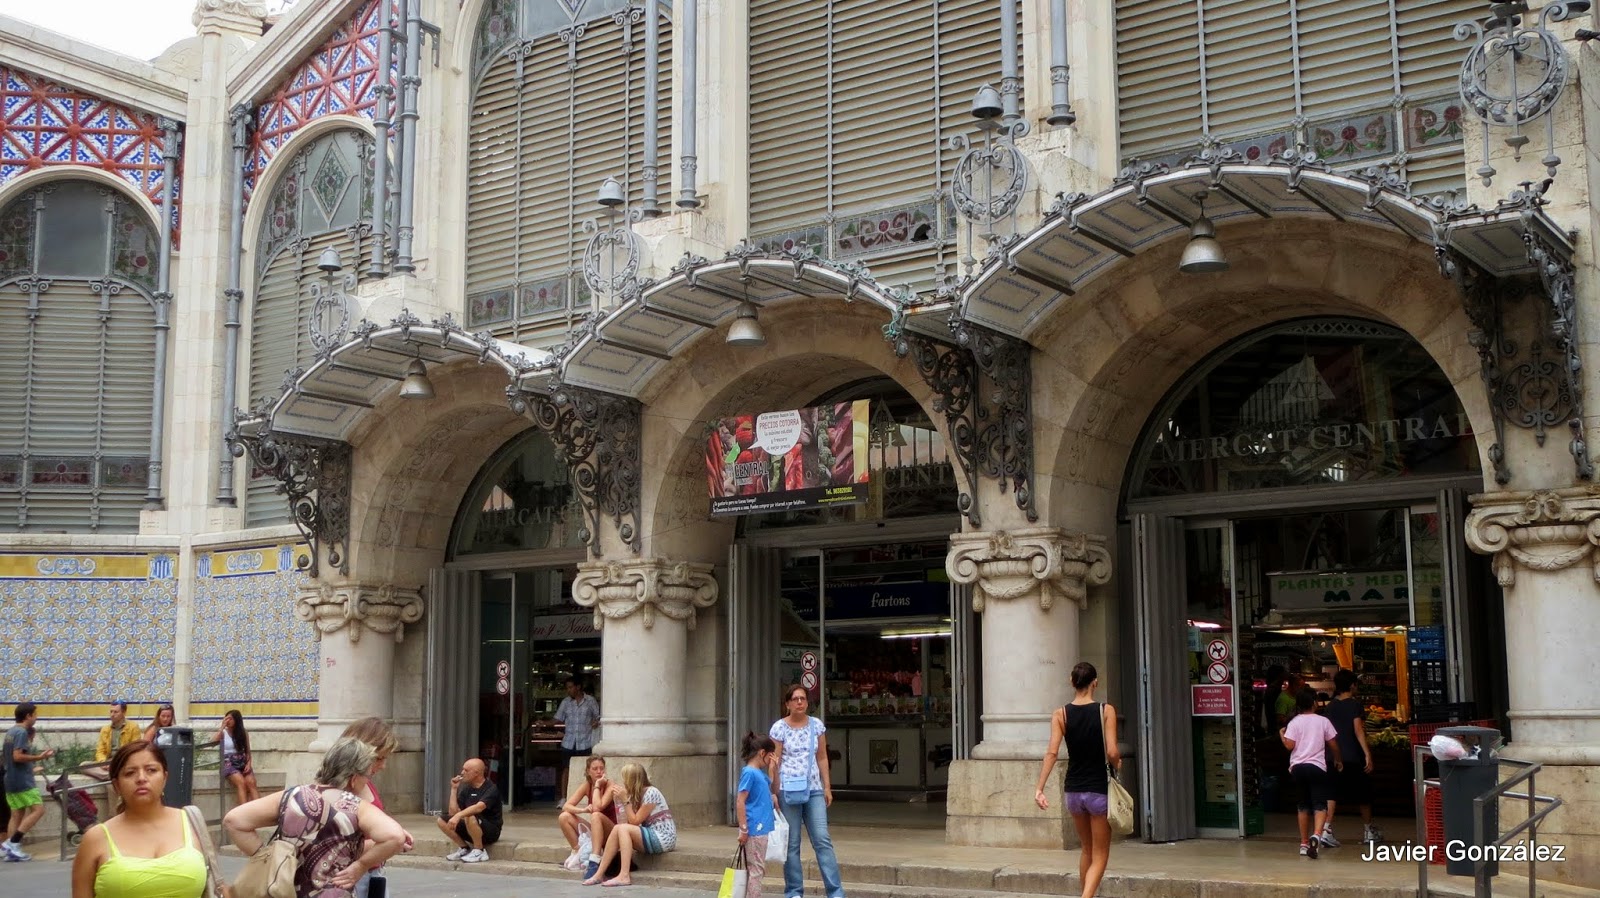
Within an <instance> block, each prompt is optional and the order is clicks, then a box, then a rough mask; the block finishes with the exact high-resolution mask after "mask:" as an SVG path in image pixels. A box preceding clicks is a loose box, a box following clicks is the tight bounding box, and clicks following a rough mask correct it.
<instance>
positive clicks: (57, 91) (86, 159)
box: [0, 66, 180, 242]
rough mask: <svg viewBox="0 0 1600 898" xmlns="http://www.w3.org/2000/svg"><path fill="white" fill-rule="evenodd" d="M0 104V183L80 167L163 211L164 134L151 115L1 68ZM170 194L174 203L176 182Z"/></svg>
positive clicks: (176, 205)
mask: <svg viewBox="0 0 1600 898" xmlns="http://www.w3.org/2000/svg"><path fill="white" fill-rule="evenodd" d="M0 104H3V105H4V109H5V115H4V117H3V118H0V184H3V183H5V182H7V181H9V180H11V179H12V178H15V177H16V176H18V175H20V174H23V173H24V172H30V171H34V170H35V169H40V168H44V167H46V166H53V165H82V166H86V167H89V168H98V169H101V170H102V171H108V172H111V173H112V174H114V175H117V176H118V177H120V178H123V179H124V180H126V181H127V182H128V183H130V184H132V185H133V187H134V189H136V190H138V191H139V192H140V193H142V194H144V195H145V196H147V197H149V198H150V202H152V203H154V204H156V206H158V207H159V206H160V205H161V192H162V183H161V182H162V172H163V162H162V159H161V151H162V149H163V146H164V144H165V142H166V133H165V132H164V131H163V130H162V129H161V126H160V124H158V122H157V120H156V117H155V116H154V115H151V114H150V113H147V112H136V111H135V110H133V109H129V108H128V107H126V106H122V105H119V104H117V103H113V102H111V101H109V100H103V99H100V98H99V97H94V96H90V95H89V94H86V93H83V92H81V91H76V90H72V89H70V88H67V87H63V86H61V85H59V84H56V83H55V82H53V81H49V80H47V79H45V78H41V77H39V76H38V75H34V74H31V73H29V72H24V71H21V70H19V69H13V68H9V67H6V66H0ZM173 190H174V196H175V197H176V190H177V185H176V184H175V185H174V187H173ZM179 206H180V204H178V203H176V202H175V203H174V204H173V216H174V219H173V227H174V229H176V227H177V217H176V216H177V214H178V208H179ZM173 240H174V242H176V240H177V236H176V233H174V236H173Z"/></svg>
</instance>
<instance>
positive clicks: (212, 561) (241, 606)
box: [190, 543, 317, 704]
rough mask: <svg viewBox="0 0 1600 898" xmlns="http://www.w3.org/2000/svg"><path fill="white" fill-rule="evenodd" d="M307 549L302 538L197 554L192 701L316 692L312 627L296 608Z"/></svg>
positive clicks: (289, 697) (292, 697)
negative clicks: (291, 542)
mask: <svg viewBox="0 0 1600 898" xmlns="http://www.w3.org/2000/svg"><path fill="white" fill-rule="evenodd" d="M307 553H308V550H307V548H306V546H305V545H304V544H303V543H302V544H299V545H271V546H259V547H252V548H247V549H236V550H231V551H226V552H204V553H201V554H200V555H199V556H198V557H197V559H196V565H197V567H198V571H197V572H196V573H197V577H196V579H195V590H194V634H193V636H192V649H191V651H192V656H193V658H194V666H193V673H192V681H191V685H190V694H191V695H192V696H193V701H195V702H216V703H220V704H229V703H249V702H314V701H315V700H316V698H317V635H316V631H315V630H314V629H313V628H312V626H311V625H310V624H308V623H306V622H305V621H302V620H300V619H299V618H297V617H295V614H294V601H295V593H296V591H297V590H298V589H299V586H300V583H301V581H302V580H303V579H304V578H305V574H303V573H302V572H301V571H302V568H301V564H302V560H303V559H304V558H305V556H307Z"/></svg>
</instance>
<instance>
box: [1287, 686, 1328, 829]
mask: <svg viewBox="0 0 1600 898" xmlns="http://www.w3.org/2000/svg"><path fill="white" fill-rule="evenodd" d="M1294 704H1295V712H1296V713H1295V715H1294V717H1293V718H1292V719H1290V721H1289V725H1288V726H1286V727H1284V728H1283V729H1282V730H1280V731H1279V735H1280V736H1281V737H1282V739H1283V747H1284V748H1287V749H1289V773H1290V774H1292V775H1293V776H1294V782H1295V785H1296V786H1298V787H1299V791H1300V807H1299V810H1300V855H1301V856H1302V857H1309V858H1311V859H1313V860H1315V859H1316V857H1317V840H1316V839H1314V838H1311V836H1312V834H1313V833H1320V832H1322V824H1323V821H1324V819H1325V818H1326V817H1327V814H1328V797H1329V795H1330V793H1331V791H1332V790H1331V782H1332V781H1331V780H1330V779H1329V777H1328V768H1327V762H1326V761H1324V760H1323V755H1322V749H1323V746H1324V745H1326V746H1327V748H1328V752H1329V754H1330V756H1331V757H1332V758H1333V766H1334V767H1335V768H1337V769H1339V770H1343V769H1344V760H1343V759H1342V758H1340V757H1339V742H1338V735H1339V734H1338V733H1337V732H1336V731H1335V730H1334V728H1333V722H1332V721H1330V720H1329V719H1328V718H1326V717H1323V716H1322V715H1321V714H1318V713H1316V710H1315V709H1316V707H1317V694H1316V693H1315V692H1313V691H1312V690H1311V687H1309V686H1306V687H1302V688H1301V690H1300V692H1299V694H1298V695H1296V696H1295V697H1294ZM1313 812H1315V814H1316V819H1315V821H1314V823H1313V820H1312V813H1313Z"/></svg>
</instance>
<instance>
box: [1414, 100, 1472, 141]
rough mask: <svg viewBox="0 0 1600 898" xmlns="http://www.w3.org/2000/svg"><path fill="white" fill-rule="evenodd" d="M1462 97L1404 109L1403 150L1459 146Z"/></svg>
mask: <svg viewBox="0 0 1600 898" xmlns="http://www.w3.org/2000/svg"><path fill="white" fill-rule="evenodd" d="M1461 107H1462V104H1461V97H1460V96H1454V97H1444V98H1441V99H1438V100H1425V101H1423V102H1422V103H1419V104H1417V105H1415V106H1408V107H1406V148H1407V149H1411V150H1420V149H1424V148H1427V147H1436V146H1443V145H1446V144H1459V143H1461V138H1462V131H1461Z"/></svg>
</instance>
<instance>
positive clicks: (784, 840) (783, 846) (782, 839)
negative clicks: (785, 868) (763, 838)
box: [767, 811, 789, 864]
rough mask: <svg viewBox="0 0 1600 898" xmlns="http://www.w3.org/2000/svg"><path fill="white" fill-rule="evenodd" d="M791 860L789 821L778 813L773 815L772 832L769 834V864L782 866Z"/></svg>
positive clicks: (781, 813)
mask: <svg viewBox="0 0 1600 898" xmlns="http://www.w3.org/2000/svg"><path fill="white" fill-rule="evenodd" d="M788 859H789V821H788V820H785V819H784V817H783V812H782V811H778V812H777V813H775V814H773V815H772V832H770V833H768V834H767V863H769V864H781V863H783V862H784V861H786V860H788Z"/></svg>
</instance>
